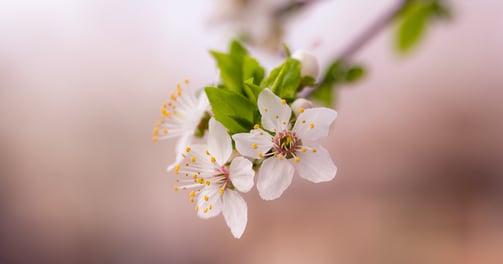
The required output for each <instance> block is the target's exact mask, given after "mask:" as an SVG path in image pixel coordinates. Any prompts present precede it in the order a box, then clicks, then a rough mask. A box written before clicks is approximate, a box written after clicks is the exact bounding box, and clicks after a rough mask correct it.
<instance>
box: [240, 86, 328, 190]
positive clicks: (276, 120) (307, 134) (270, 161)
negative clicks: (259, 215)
mask: <svg viewBox="0 0 503 264" xmlns="http://www.w3.org/2000/svg"><path fill="white" fill-rule="evenodd" d="M258 107H259V111H260V113H261V115H262V120H261V123H262V127H263V128H264V129H265V130H264V129H261V128H260V127H259V125H256V126H255V128H254V129H253V130H251V131H250V133H239V134H235V135H234V136H233V139H234V141H235V142H236V149H237V150H238V152H239V153H241V154H242V155H244V156H247V157H250V158H254V159H263V163H262V165H261V168H260V171H259V174H258V180H257V189H258V191H259V194H260V196H261V197H262V199H264V200H273V199H276V198H278V197H280V196H281V194H282V193H283V192H284V191H285V190H286V188H287V187H288V186H289V185H290V183H291V181H292V178H293V175H294V172H295V171H297V173H298V174H299V175H300V177H302V178H304V179H307V180H309V181H312V182H325V181H330V180H332V179H333V178H334V177H335V174H336V171H337V168H336V166H335V165H334V163H333V161H332V158H331V157H330V154H329V153H328V151H327V150H326V149H325V148H323V147H322V146H319V145H317V144H312V143H309V142H313V141H316V140H319V139H321V138H324V137H326V136H327V135H328V130H329V127H330V125H331V124H332V122H333V121H334V120H335V118H336V117H337V112H335V111H334V110H332V109H329V108H324V107H320V108H310V109H302V108H301V109H299V112H300V114H299V115H298V116H297V117H296V121H295V124H294V125H293V127H292V126H291V123H290V117H291V113H292V111H291V109H290V107H289V106H288V104H287V103H286V101H285V100H282V99H281V98H279V97H278V96H276V95H275V94H273V93H272V92H271V91H270V90H269V89H264V90H263V91H262V92H261V93H260V95H259V98H258ZM266 130H267V131H266ZM269 132H271V133H269Z"/></svg>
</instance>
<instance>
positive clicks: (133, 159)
mask: <svg viewBox="0 0 503 264" xmlns="http://www.w3.org/2000/svg"><path fill="white" fill-rule="evenodd" d="M219 2H221V1H204V0H193V1H170V0H167V1H155V0H152V1H113V0H110V1H108V0H107V1H96V0H92V1H87V0H86V1H83V0H73V1H72V0H68V1H58V0H46V1H36V0H31V1H30V0H17V1H1V2H0V36H1V37H0V244H1V246H0V263H345V264H348V263H349V264H353V263H386V264H390V263H397V264H402V263H443V264H445V263H502V262H503V253H502V252H503V210H502V209H503V137H502V135H503V104H502V100H503V55H502V53H501V48H502V47H503V20H502V18H501V16H502V15H503V2H501V1H496V0H480V1H471V0H457V1H451V5H452V12H453V20H452V21H451V22H449V23H441V24H438V25H435V26H434V27H432V28H431V30H429V32H428V34H427V36H426V37H425V39H424V41H423V42H422V43H421V46H419V47H418V48H417V49H416V50H414V51H413V52H412V53H410V54H408V55H406V56H403V55H397V53H396V52H395V51H394V50H393V48H392V47H393V40H392V34H393V27H390V28H387V29H385V30H384V31H383V32H381V34H379V35H378V36H377V37H376V38H374V39H372V41H371V42H369V43H367V45H366V46H365V47H364V48H363V49H362V50H360V52H358V53H357V55H356V57H354V60H355V61H358V62H362V63H364V64H365V65H366V66H367V71H368V74H367V76H366V78H365V79H364V80H363V81H361V82H359V83H358V84H356V85H353V86H351V87H340V88H339V90H338V92H337V94H336V96H337V105H336V107H335V108H336V110H337V111H338V112H339V117H338V120H336V122H335V125H334V126H333V128H332V130H331V133H330V137H329V138H328V139H327V140H325V142H324V144H326V146H328V148H329V150H330V153H331V154H332V157H333V159H334V161H335V163H336V164H337V166H338V168H339V170H338V174H337V176H336V178H335V179H334V180H333V181H331V182H328V183H322V184H313V183H310V182H307V181H305V180H303V179H301V178H300V177H295V178H294V181H293V183H292V186H291V187H290V188H289V189H288V190H287V191H286V192H285V193H284V195H283V196H282V197H281V198H280V199H278V200H275V201H271V202H265V201H262V200H261V199H260V198H259V197H258V194H257V192H256V190H253V191H252V192H250V193H248V194H246V195H245V198H246V199H247V202H248V210H249V211H248V215H249V220H248V226H247V229H246V231H245V233H244V235H243V237H242V238H241V239H240V240H236V239H234V238H233V237H232V235H231V233H230V231H229V229H228V228H227V226H226V225H225V221H224V220H223V217H222V216H219V217H216V218H214V219H210V220H206V221H205V220H201V219H199V218H198V217H197V216H196V214H195V213H194V210H193V206H192V205H191V204H190V203H189V202H188V199H187V195H186V194H185V193H180V192H174V191H173V189H172V186H173V183H174V177H173V176H172V175H169V174H168V173H166V171H165V168H166V166H167V165H168V164H170V163H171V162H172V160H173V158H174V156H173V153H174V150H173V148H174V145H175V142H174V141H162V142H158V143H155V144H154V143H152V142H151V135H152V128H153V125H154V123H155V121H156V120H157V119H158V117H159V107H160V105H161V104H162V102H163V101H164V100H166V98H167V96H168V94H169V92H170V91H171V89H173V88H174V85H175V83H176V82H179V81H181V80H183V79H184V78H187V77H188V78H190V79H191V81H192V82H191V85H192V87H193V88H198V87H202V86H204V85H206V84H208V83H212V82H214V81H216V75H217V72H216V68H215V64H214V61H213V60H212V58H211V57H210V55H209V54H208V52H207V51H208V49H217V50H226V49H227V45H228V41H229V39H230V38H232V37H233V33H232V32H234V31H232V28H231V27H227V26H222V25H219V24H222V23H221V22H218V18H219V16H221V13H219V12H220V11H221V9H222V8H223V7H222V6H220V7H219V6H218V5H219V4H218V3H219ZM394 3H395V1H394V0H380V1H371V0H352V1H349V0H340V1H320V2H319V3H316V4H313V5H311V6H310V7H309V8H306V9H304V10H303V11H302V12H301V13H299V14H297V15H296V16H295V17H293V18H292V19H290V20H288V22H287V23H286V24H285V30H284V40H285V42H286V43H288V44H289V45H290V48H291V49H292V50H295V49H298V48H304V49H310V50H311V51H312V52H313V53H314V54H315V55H316V56H318V58H319V60H320V64H321V66H322V68H324V67H326V66H327V64H328V63H329V62H330V61H331V60H332V59H334V57H335V56H336V55H337V54H338V52H340V51H341V50H342V49H343V48H344V47H345V46H347V45H348V43H349V42H350V41H351V40H352V39H354V37H355V36H357V35H358V34H359V33H360V32H361V31H362V30H363V29H365V28H366V27H368V25H369V23H372V22H373V21H374V20H375V18H376V17H378V16H379V15H380V14H382V13H383V12H386V10H387V9H389V8H390V6H392V5H393V4H394ZM259 10H260V9H259ZM231 13H232V12H231ZM258 13H260V12H258ZM253 17H254V16H252V18H251V20H249V21H252V22H248V23H253V21H254V20H253ZM215 18H217V19H216V20H217V22H215V21H216V20H215ZM257 23H258V22H257ZM223 24H225V23H223ZM250 50H251V52H252V54H253V55H256V56H257V57H258V58H259V59H260V60H261V61H263V62H265V63H264V64H265V66H266V68H267V69H268V70H271V69H272V68H273V67H274V66H276V65H277V63H278V62H280V61H281V59H282V58H281V57H279V56H275V55H272V54H270V53H267V52H265V51H263V50H261V49H259V48H255V47H250Z"/></svg>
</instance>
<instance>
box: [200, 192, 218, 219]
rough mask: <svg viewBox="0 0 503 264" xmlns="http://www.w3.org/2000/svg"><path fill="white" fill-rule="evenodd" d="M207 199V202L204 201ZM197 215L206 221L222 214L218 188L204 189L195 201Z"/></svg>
mask: <svg viewBox="0 0 503 264" xmlns="http://www.w3.org/2000/svg"><path fill="white" fill-rule="evenodd" d="M206 199H207V200H206ZM197 206H198V209H197V215H198V216H199V217H201V218H204V219H207V218H211V217H214V216H217V215H218V214H220V213H221V212H222V199H221V195H220V192H219V188H218V187H216V186H215V187H213V186H211V187H204V188H203V189H202V190H201V193H200V194H199V197H198V199H197Z"/></svg>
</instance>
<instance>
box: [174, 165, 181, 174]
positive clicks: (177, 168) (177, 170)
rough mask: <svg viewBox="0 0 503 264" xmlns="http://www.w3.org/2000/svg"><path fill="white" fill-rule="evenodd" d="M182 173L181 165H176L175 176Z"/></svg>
mask: <svg viewBox="0 0 503 264" xmlns="http://www.w3.org/2000/svg"><path fill="white" fill-rule="evenodd" d="M178 173H180V164H176V166H175V174H178Z"/></svg>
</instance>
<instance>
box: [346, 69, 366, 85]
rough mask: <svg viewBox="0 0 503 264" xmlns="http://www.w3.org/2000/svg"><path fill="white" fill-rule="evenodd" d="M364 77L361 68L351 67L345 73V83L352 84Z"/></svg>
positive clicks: (363, 71)
mask: <svg viewBox="0 0 503 264" xmlns="http://www.w3.org/2000/svg"><path fill="white" fill-rule="evenodd" d="M364 76H365V69H364V68H363V67H362V66H353V67H351V68H350V69H349V70H348V72H347V73H346V79H345V81H346V82H347V83H353V82H356V81H359V80H360V79H362V78H363V77H364Z"/></svg>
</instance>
